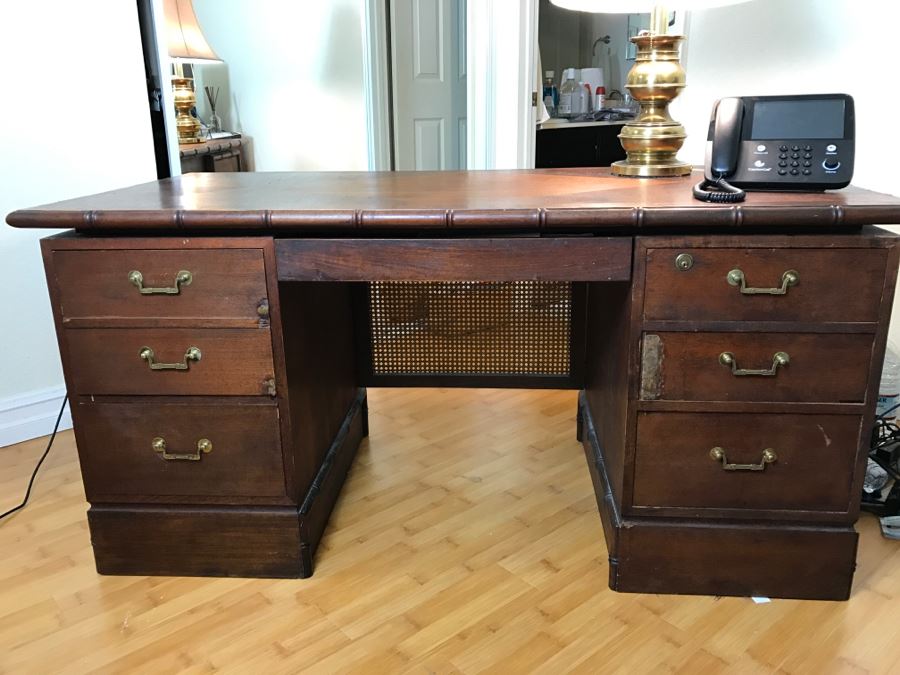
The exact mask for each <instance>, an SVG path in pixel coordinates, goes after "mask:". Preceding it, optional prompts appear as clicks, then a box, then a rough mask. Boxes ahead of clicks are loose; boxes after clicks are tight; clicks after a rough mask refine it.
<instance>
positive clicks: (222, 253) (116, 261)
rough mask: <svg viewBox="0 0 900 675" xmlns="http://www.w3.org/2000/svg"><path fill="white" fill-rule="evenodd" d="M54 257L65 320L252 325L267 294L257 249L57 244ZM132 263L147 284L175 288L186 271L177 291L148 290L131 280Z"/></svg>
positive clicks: (78, 323)
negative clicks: (64, 247)
mask: <svg viewBox="0 0 900 675" xmlns="http://www.w3.org/2000/svg"><path fill="white" fill-rule="evenodd" d="M106 241H107V242H108V240H106ZM97 243H100V242H97ZM52 258H53V271H54V273H55V275H56V280H57V283H58V285H59V293H60V300H61V310H62V316H63V325H65V326H98V325H103V326H125V325H132V326H133V325H147V324H148V323H153V324H157V325H168V326H171V325H172V324H173V321H175V322H177V321H185V320H187V321H190V320H192V321H193V323H194V325H197V324H204V325H210V324H216V325H221V326H229V325H230V326H246V327H252V326H255V325H257V324H259V321H260V316H259V314H258V309H259V307H260V305H264V304H265V303H266V302H267V294H266V279H265V266H264V265H263V253H262V251H261V250H259V249H256V250H253V249H230V250H218V251H216V250H166V249H141V248H137V249H132V250H80V251H55V252H54V253H53V255H52ZM132 270H134V271H139V272H140V273H141V275H142V276H143V279H144V281H143V284H144V286H145V287H157V288H158V287H168V288H173V287H175V277H176V275H177V274H178V272H179V271H181V270H185V271H188V272H190V273H191V276H192V279H191V282H190V284H187V285H184V286H181V287H180V292H179V293H178V294H177V295H166V294H157V295H146V294H142V293H141V292H140V290H139V289H138V288H137V287H136V286H135V285H134V284H132V283H131V281H130V280H129V278H128V275H129V273H130V272H131V271H132ZM266 318H268V317H266Z"/></svg>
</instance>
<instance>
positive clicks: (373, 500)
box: [0, 389, 900, 675]
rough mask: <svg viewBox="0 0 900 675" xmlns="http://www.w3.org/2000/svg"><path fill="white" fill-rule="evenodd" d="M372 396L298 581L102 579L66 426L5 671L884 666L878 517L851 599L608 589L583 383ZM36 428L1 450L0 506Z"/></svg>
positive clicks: (18, 556) (16, 481)
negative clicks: (362, 431) (363, 434)
mask: <svg viewBox="0 0 900 675" xmlns="http://www.w3.org/2000/svg"><path fill="white" fill-rule="evenodd" d="M369 397H370V412H371V436H370V438H369V440H368V441H364V442H363V444H362V446H361V449H360V454H359V457H358V461H357V462H356V464H355V465H354V467H353V469H352V470H351V472H350V477H349V480H348V483H347V485H346V486H345V489H344V492H343V496H342V497H341V499H340V500H339V502H338V505H337V508H336V510H335V512H334V516H333V518H332V519H331V523H330V525H329V527H328V530H327V531H326V535H325V539H324V540H323V543H322V547H323V548H322V550H321V551H320V554H319V558H318V567H317V570H316V574H315V576H313V577H312V578H311V579H306V580H274V579H208V578H196V577H194V578H184V577H180V578H179V577H143V576H121V577H112V576H100V575H98V574H97V573H96V571H95V569H94V562H93V557H92V555H91V546H90V540H89V536H88V532H87V523H86V517H85V510H86V509H87V504H86V503H85V501H84V493H83V488H82V484H81V480H80V477H79V470H78V461H77V457H76V453H75V444H74V441H73V436H72V433H71V432H70V431H66V432H63V433H61V434H60V436H59V437H58V439H57V443H58V444H57V445H55V446H54V448H53V450H51V452H50V455H49V456H48V458H47V461H46V463H45V464H44V466H43V468H42V469H41V472H40V474H39V475H38V479H37V482H36V484H35V487H34V492H33V494H32V502H31V503H30V504H29V506H28V507H27V508H25V509H24V510H22V511H20V512H19V513H17V514H16V515H15V516H13V517H12V518H11V519H9V520H5V521H3V523H2V525H0V551H3V555H2V556H0V670H2V671H3V672H8V673H85V672H107V673H113V672H120V673H121V672H132V673H134V672H141V673H151V672H165V673H172V672H208V671H213V670H216V671H220V672H226V673H248V672H249V673H259V672H266V673H296V672H329V673H334V672H358V673H382V672H392V673H403V672H407V673H424V672H433V673H450V672H457V673H464V674H468V673H482V672H496V673H510V672H512V673H523V672H534V673H545V674H548V675H559V674H560V673H569V672H571V673H586V674H590V675H595V674H596V673H613V672H619V673H626V672H627V673H647V672H674V673H683V674H684V675H693V674H695V673H753V674H756V673H759V674H764V673H765V674H768V673H782V674H788V673H790V674H797V675H800V674H802V673H826V672H848V673H870V674H873V675H875V674H887V673H892V672H896V669H897V665H898V664H900V622H898V621H896V620H894V618H895V616H896V613H897V606H898V602H900V548H898V546H897V543H896V542H893V541H888V540H886V539H883V538H882V537H881V534H880V532H879V529H878V523H877V521H876V520H875V519H874V518H872V517H871V516H868V515H865V514H864V515H863V516H862V519H861V520H860V523H859V525H858V528H859V530H860V542H859V554H858V569H857V572H856V575H855V582H854V587H853V592H852V594H851V597H850V600H849V601H848V602H846V603H838V602H834V603H826V602H807V601H795V600H777V599H776V600H773V601H772V602H771V603H768V604H761V605H757V604H754V603H753V602H752V601H751V600H750V599H749V598H747V597H743V598H733V597H721V598H719V597H713V596H673V595H654V594H646V595H644V594H630V593H615V592H613V591H611V590H609V588H608V587H607V577H608V570H609V566H608V562H607V551H606V548H605V546H604V543H603V533H602V531H601V525H600V522H599V520H598V518H597V511H596V505H595V503H594V495H593V491H592V489H591V484H590V478H589V477H588V474H587V472H586V471H585V466H584V457H583V455H582V453H581V450H580V448H579V445H578V443H577V442H576V441H575V397H576V394H575V392H553V391H542V392H535V391H521V390H504V391H501V390H479V391H473V390H461V389H455V390H449V391H439V390H427V391H426V390H421V389H396V390H372V391H370V393H369ZM44 445H45V439H39V440H35V441H30V442H28V443H23V444H21V445H17V446H12V447H9V448H3V449H2V450H0V510H5V509H6V508H9V507H11V506H12V505H13V504H14V503H16V502H18V500H19V499H20V496H21V492H22V490H23V489H24V486H25V484H26V482H27V480H28V477H29V476H30V475H31V471H32V469H33V468H34V464H35V462H36V461H37V458H38V457H39V456H40V453H41V452H42V451H43V449H44ZM807 562H809V563H812V562H813V561H807ZM806 569H808V567H807V566H806V565H803V566H801V572H802V571H803V570H806Z"/></svg>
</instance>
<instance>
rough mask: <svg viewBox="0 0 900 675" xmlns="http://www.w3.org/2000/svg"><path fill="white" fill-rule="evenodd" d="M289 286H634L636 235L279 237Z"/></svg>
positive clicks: (281, 274)
mask: <svg viewBox="0 0 900 675" xmlns="http://www.w3.org/2000/svg"><path fill="white" fill-rule="evenodd" d="M275 252H276V254H277V257H278V278H279V279H280V280H283V281H472V280H477V281H527V280H534V281H627V280H628V279H630V278H631V238H630V237H588V238H575V237H570V238H541V237H522V238H507V239H466V240H457V239H416V240H399V239H377V240H371V239H369V240H366V239H278V240H277V241H276V242H275Z"/></svg>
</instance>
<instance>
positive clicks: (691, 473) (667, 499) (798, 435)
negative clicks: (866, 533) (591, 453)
mask: <svg viewBox="0 0 900 675" xmlns="http://www.w3.org/2000/svg"><path fill="white" fill-rule="evenodd" d="M860 423H861V418H860V417H858V416H856V415H798V414H784V413H782V414H744V413H740V414H732V413H671V412H667V413H640V414H639V415H638V433H637V447H636V452H635V467H634V476H635V479H634V497H633V503H634V505H635V506H636V507H642V506H643V507H677V508H692V509H739V510H751V509H752V510H784V509H792V510H793V509H796V510H806V511H827V512H837V513H846V512H848V510H849V507H850V499H851V489H852V484H853V470H854V466H855V460H856V452H857V444H858V441H859V433H860ZM713 448H721V449H722V452H723V453H724V458H725V461H727V462H728V463H732V464H735V463H740V464H757V465H759V464H760V463H761V462H762V458H763V453H764V451H765V450H766V449H771V451H772V452H774V455H775V456H774V458H773V459H774V461H772V462H771V463H766V464H764V468H763V469H762V470H757V471H750V470H726V469H725V467H724V466H723V460H722V459H718V460H717V459H715V458H713V457H712V456H711V455H710V451H711V450H712V449H713ZM852 496H853V497H854V498H855V499H858V498H859V495H852Z"/></svg>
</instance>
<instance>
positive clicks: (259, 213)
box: [7, 169, 900, 236]
mask: <svg viewBox="0 0 900 675" xmlns="http://www.w3.org/2000/svg"><path fill="white" fill-rule="evenodd" d="M700 178H702V176H701V175H700V173H699V172H697V171H695V172H694V174H693V175H692V176H686V177H683V178H654V179H634V178H620V177H614V176H611V175H610V174H609V170H608V169H541V170H530V171H526V170H523V171H453V172H451V171H447V172H354V173H338V172H328V173H192V174H186V175H184V176H180V177H177V178H170V179H166V180H161V181H154V182H151V183H144V184H141V185H136V186H134V187H129V188H123V189H120V190H114V191H111V192H105V193H102V194H97V195H93V196H89V197H81V198H78V199H71V200H67V201H62V202H57V203H55V204H50V205H46V206H40V207H36V208H32V209H26V210H21V211H15V212H13V213H11V214H9V215H8V216H7V222H8V223H9V224H10V225H12V226H14V227H32V228H35V227H37V228H75V229H77V230H79V231H85V232H97V233H100V232H102V231H128V232H134V233H137V232H166V231H198V232H202V231H219V232H229V231H236V230H240V231H253V232H260V233H271V234H275V235H280V236H286V235H288V234H302V233H306V232H315V233H321V232H327V233H346V232H355V233H356V234H357V236H359V235H360V234H362V232H364V231H371V232H373V233H374V232H377V231H380V230H406V231H410V230H412V229H416V230H419V229H425V230H458V231H472V230H479V231H485V232H494V231H496V232H502V231H521V232H544V231H548V232H552V231H592V232H604V231H607V232H608V231H618V232H622V231H641V230H644V229H648V230H650V229H655V230H660V229H663V230H665V229H673V230H675V229H685V228H706V229H715V228H733V227H742V226H743V227H772V226H792V227H797V228H800V229H812V228H814V229H816V230H820V231H821V230H823V229H829V228H841V227H855V226H861V225H869V224H897V223H900V199H898V198H897V197H893V196H891V195H886V194H881V193H877V192H871V191H869V190H863V189H860V188H856V187H852V186H851V187H849V188H846V189H843V190H837V191H830V192H824V193H771V192H769V193H764V192H755V193H749V194H748V195H747V200H746V201H745V202H743V203H742V204H736V205H717V204H707V203H703V202H699V201H697V200H695V199H694V198H693V197H692V195H691V186H692V185H693V183H695V182H696V181H697V180H699V179H700Z"/></svg>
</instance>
